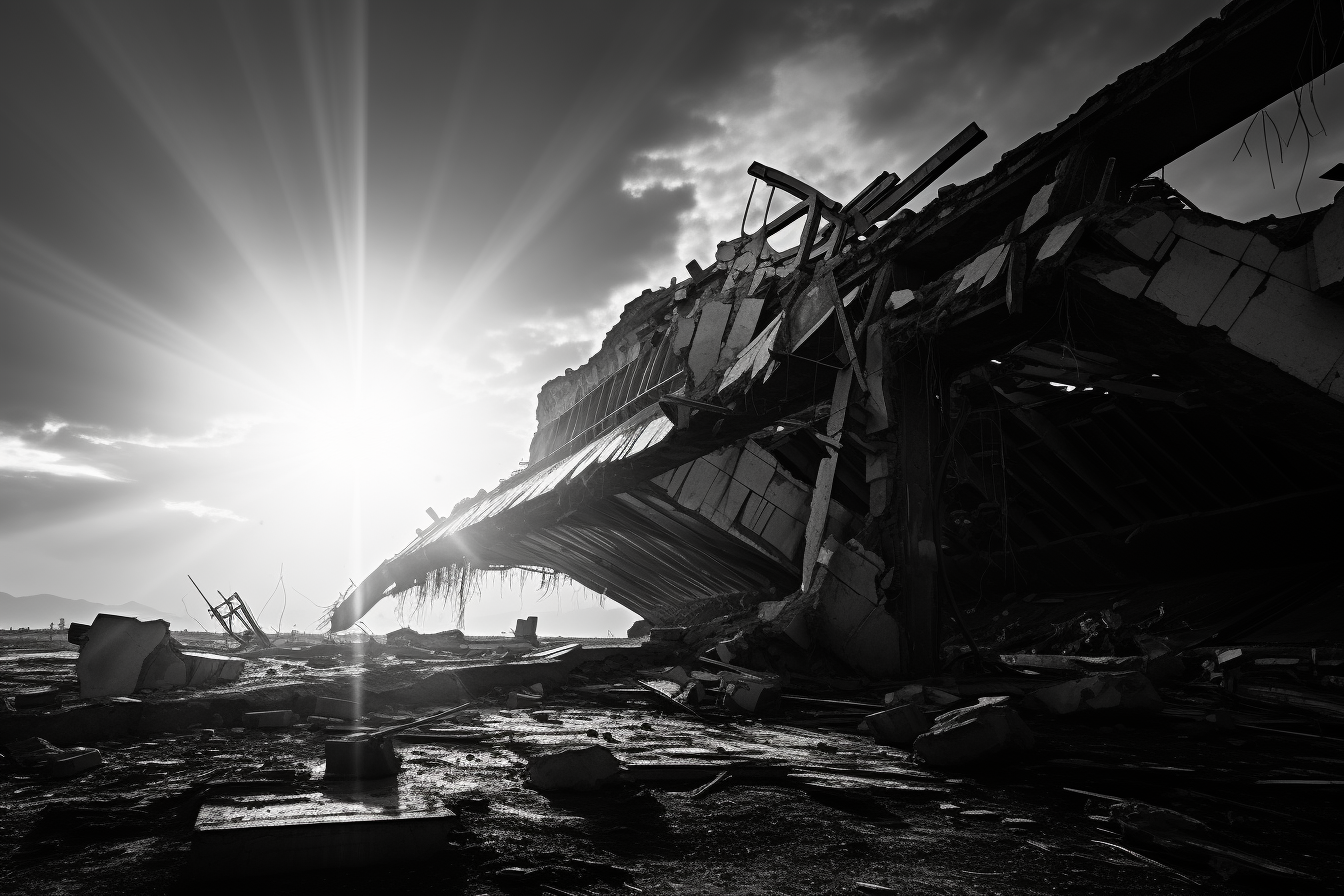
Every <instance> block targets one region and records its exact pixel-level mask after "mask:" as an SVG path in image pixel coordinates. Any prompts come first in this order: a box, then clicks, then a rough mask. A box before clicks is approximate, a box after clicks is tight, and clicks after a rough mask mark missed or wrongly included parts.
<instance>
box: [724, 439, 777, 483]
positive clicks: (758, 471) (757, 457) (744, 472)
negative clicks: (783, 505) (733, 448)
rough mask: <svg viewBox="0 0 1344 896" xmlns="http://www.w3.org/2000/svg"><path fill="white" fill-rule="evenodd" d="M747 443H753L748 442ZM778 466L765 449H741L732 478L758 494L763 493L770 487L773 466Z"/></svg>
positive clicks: (773, 470)
mask: <svg viewBox="0 0 1344 896" xmlns="http://www.w3.org/2000/svg"><path fill="white" fill-rule="evenodd" d="M747 444H748V445H753V444H754V443H752V442H748V443H747ZM776 466H778V465H777V464H776V463H775V459H774V458H773V457H771V456H770V455H769V454H768V453H767V452H766V451H764V450H761V449H757V450H755V451H752V450H750V449H748V450H746V451H743V452H742V455H741V456H740V457H739V458H738V459H737V467H736V468H734V470H733V478H734V479H736V480H737V481H738V482H740V483H742V484H743V485H745V486H746V487H747V488H749V489H751V490H752V491H753V492H755V493H756V494H758V495H764V494H765V490H766V489H767V488H769V487H770V480H771V479H773V478H774V476H775V468H776Z"/></svg>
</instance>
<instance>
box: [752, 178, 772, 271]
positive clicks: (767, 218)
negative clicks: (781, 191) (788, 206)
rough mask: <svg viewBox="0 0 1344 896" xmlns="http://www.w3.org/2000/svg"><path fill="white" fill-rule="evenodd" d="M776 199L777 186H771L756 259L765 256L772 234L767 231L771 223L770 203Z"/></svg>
mask: <svg viewBox="0 0 1344 896" xmlns="http://www.w3.org/2000/svg"><path fill="white" fill-rule="evenodd" d="M774 201H775V188H774V187H771V188H770V195H769V196H767V197H765V217H764V218H762V219H761V251H760V252H759V253H758V254H757V256H756V260H757V261H760V260H761V259H762V258H765V241H766V240H767V239H769V237H770V235H769V234H768V233H766V232H765V228H766V225H768V224H769V223H770V203H772V202H774Z"/></svg>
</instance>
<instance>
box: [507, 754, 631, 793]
mask: <svg viewBox="0 0 1344 896" xmlns="http://www.w3.org/2000/svg"><path fill="white" fill-rule="evenodd" d="M620 773H621V765H620V763H619V762H617V761H616V757H615V756H613V755H612V754H611V751H610V750H608V749H607V748H606V747H583V748H581V749H574V750H561V751H559V752H556V753H544V754H542V755H540V756H533V757H532V758H531V759H529V760H528V761H527V777H528V780H530V781H531V782H532V786H533V787H535V788H536V789H537V790H542V791H547V790H596V789H597V788H599V787H604V786H606V785H607V784H610V783H612V782H614V781H615V780H616V778H617V776H618V775H619V774H620Z"/></svg>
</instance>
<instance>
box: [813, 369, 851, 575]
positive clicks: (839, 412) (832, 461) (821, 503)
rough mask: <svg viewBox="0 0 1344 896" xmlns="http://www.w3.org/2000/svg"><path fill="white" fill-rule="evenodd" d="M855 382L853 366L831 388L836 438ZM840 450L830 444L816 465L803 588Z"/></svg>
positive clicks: (829, 423) (830, 429)
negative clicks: (815, 482) (815, 480)
mask: <svg viewBox="0 0 1344 896" xmlns="http://www.w3.org/2000/svg"><path fill="white" fill-rule="evenodd" d="M853 384H854V368H853V367H852V366H851V367H846V368H845V369H844V370H842V371H840V373H839V374H838V375H837V376H836V378H835V388H834V389H833V390H832V391H831V413H830V416H828V417H827V418H826V435H828V436H830V437H832V438H835V437H836V436H839V435H840V434H841V433H842V432H844V430H845V416H846V414H847V413H848V410H849V393H850V389H851V388H852V386H853ZM839 462H840V452H838V451H836V450H835V449H834V448H832V447H830V446H829V445H828V446H827V447H826V456H825V457H823V458H822V459H821V464H820V465H819V466H818V468H817V484H816V485H815V486H813V488H812V506H811V508H810V509H809V510H808V514H807V529H805V530H804V534H803V581H802V586H801V587H802V590H803V591H806V590H807V589H808V587H809V586H810V585H811V584H812V569H813V567H815V566H816V565H817V555H818V554H819V553H820V552H821V540H822V538H823V537H824V536H825V535H826V519H827V517H828V516H829V515H830V510H831V489H832V487H833V486H834V485H835V468H836V465H837V464H838V463H839Z"/></svg>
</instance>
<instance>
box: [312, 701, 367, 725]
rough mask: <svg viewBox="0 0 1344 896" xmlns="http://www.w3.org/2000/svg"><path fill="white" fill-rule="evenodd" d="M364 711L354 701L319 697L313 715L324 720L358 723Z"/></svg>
mask: <svg viewBox="0 0 1344 896" xmlns="http://www.w3.org/2000/svg"><path fill="white" fill-rule="evenodd" d="M362 710H363V707H361V706H360V705H359V704H357V703H356V702H355V701H353V700H342V699H340V698H339V697H318V698H317V704H316V705H315V706H314V707H313V712H312V714H313V715H315V716H321V717H322V718H324V719H343V720H345V721H347V722H357V721H359V717H360V716H362V715H363V714H364V713H363V711H362Z"/></svg>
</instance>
